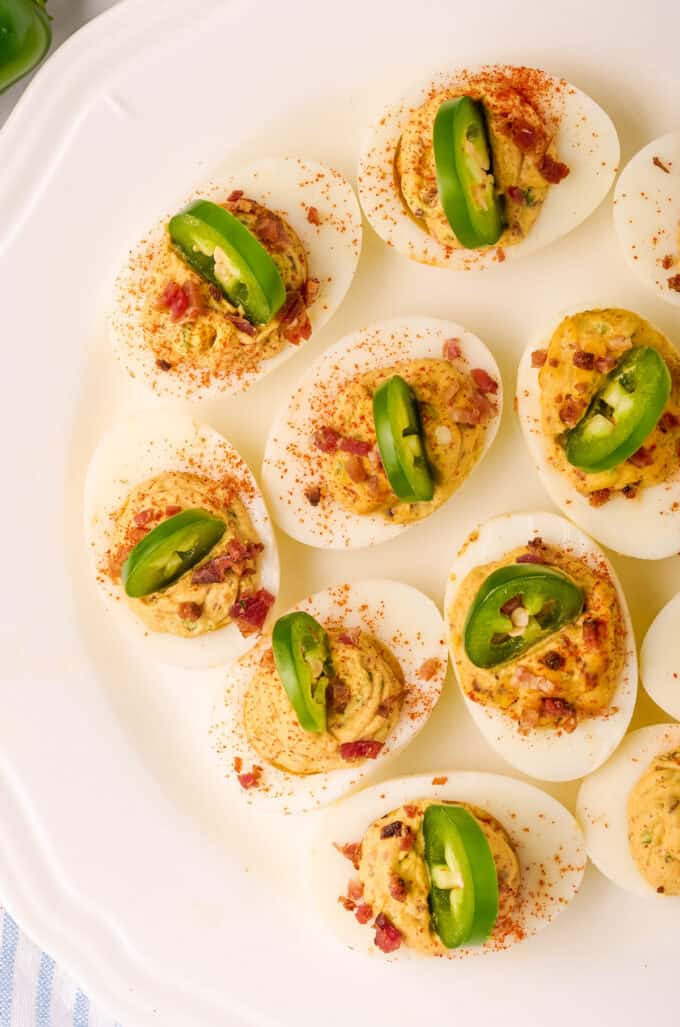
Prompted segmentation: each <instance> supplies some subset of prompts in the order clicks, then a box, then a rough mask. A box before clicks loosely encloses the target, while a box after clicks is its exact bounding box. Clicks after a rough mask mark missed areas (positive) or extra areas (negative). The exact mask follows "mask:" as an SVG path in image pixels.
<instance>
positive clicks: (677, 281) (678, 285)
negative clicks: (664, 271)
mask: <svg viewBox="0 0 680 1027" xmlns="http://www.w3.org/2000/svg"><path fill="white" fill-rule="evenodd" d="M668 288H669V289H672V290H673V292H680V275H673V276H672V278H669V279H668Z"/></svg>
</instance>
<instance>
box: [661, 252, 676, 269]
mask: <svg viewBox="0 0 680 1027" xmlns="http://www.w3.org/2000/svg"><path fill="white" fill-rule="evenodd" d="M673 264H675V260H674V259H673V254H672V253H667V254H666V256H665V257H662V258H661V267H662V268H663V269H664V271H670V269H671V268H672V267H673Z"/></svg>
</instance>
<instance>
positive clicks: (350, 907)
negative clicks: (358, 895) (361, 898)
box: [338, 895, 357, 913]
mask: <svg viewBox="0 0 680 1027" xmlns="http://www.w3.org/2000/svg"><path fill="white" fill-rule="evenodd" d="M338 902H339V903H340V905H341V906H342V907H343V909H346V910H347V912H348V913H353V912H354V910H355V909H356V908H357V904H356V902H355V901H354V900H353V899H348V898H347V896H346V895H338Z"/></svg>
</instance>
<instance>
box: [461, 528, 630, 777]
mask: <svg viewBox="0 0 680 1027" xmlns="http://www.w3.org/2000/svg"><path fill="white" fill-rule="evenodd" d="M444 605H445V619H446V624H447V630H448V636H449V649H450V653H451V660H452V663H453V667H454V671H455V673H456V678H457V680H458V684H459V685H460V689H461V692H462V693H463V698H464V699H465V702H466V704H467V707H468V710H469V712H470V714H471V716H472V718H473V720H474V721H475V723H476V725H477V727H478V728H479V729H480V731H481V732H482V734H483V735H484V737H485V738H486V740H487V741H488V743H489V744H490V745H491V746H493V748H494V749H496V750H497V751H498V752H499V753H500V755H501V756H503V758H504V759H506V760H507V761H508V763H510V764H512V765H513V766H515V767H517V768H518V769H519V770H522V771H523V772H524V773H525V774H530V775H531V776H532V777H538V778H542V779H544V780H546V781H569V780H572V779H574V778H577V777H582V776H583V775H584V774H588V773H590V771H591V770H594V769H595V767H598V766H599V765H600V764H601V763H603V762H604V760H606V759H607V757H608V756H609V755H610V753H611V752H613V750H614V749H615V748H616V746H617V745H618V744H619V742H620V741H621V738H622V737H623V735H624V733H625V731H626V728H627V727H628V723H629V721H630V718H631V716H632V713H633V707H634V706H635V697H636V691H637V662H636V655H635V639H634V635H633V629H632V626H631V622H630V616H629V613H628V608H627V606H626V600H625V597H624V595H623V592H622V591H621V586H620V585H619V583H618V581H617V579H616V576H615V574H614V571H613V569H612V567H611V565H610V564H609V562H608V561H607V559H606V558H605V556H604V554H603V553H602V552H601V550H600V549H599V548H598V547H597V546H596V545H595V544H594V543H593V542H591V540H590V539H589V538H588V537H587V536H586V535H584V534H583V533H582V532H581V531H579V529H578V528H576V527H575V526H574V525H573V524H570V523H569V521H566V520H564V518H562V517H558V516H557V515H555V514H548V513H534V514H507V515H505V516H502V517H497V518H495V519H493V520H491V521H487V523H486V524H484V525H482V526H481V527H480V528H479V529H478V530H476V531H474V532H473V533H472V534H471V535H470V537H469V538H468V540H467V542H466V543H465V544H464V545H463V547H462V549H461V550H460V551H459V553H458V554H457V556H456V558H455V560H454V561H453V564H452V566H451V571H450V574H449V579H448V583H447V587H446V597H445V604H444Z"/></svg>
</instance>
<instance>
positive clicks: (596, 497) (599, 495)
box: [588, 489, 612, 506]
mask: <svg viewBox="0 0 680 1027" xmlns="http://www.w3.org/2000/svg"><path fill="white" fill-rule="evenodd" d="M611 494H612V493H611V489H596V490H595V492H591V493H590V495H589V496H588V502H589V503H590V505H591V506H604V504H605V503H608V502H609V500H610V499H611Z"/></svg>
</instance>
